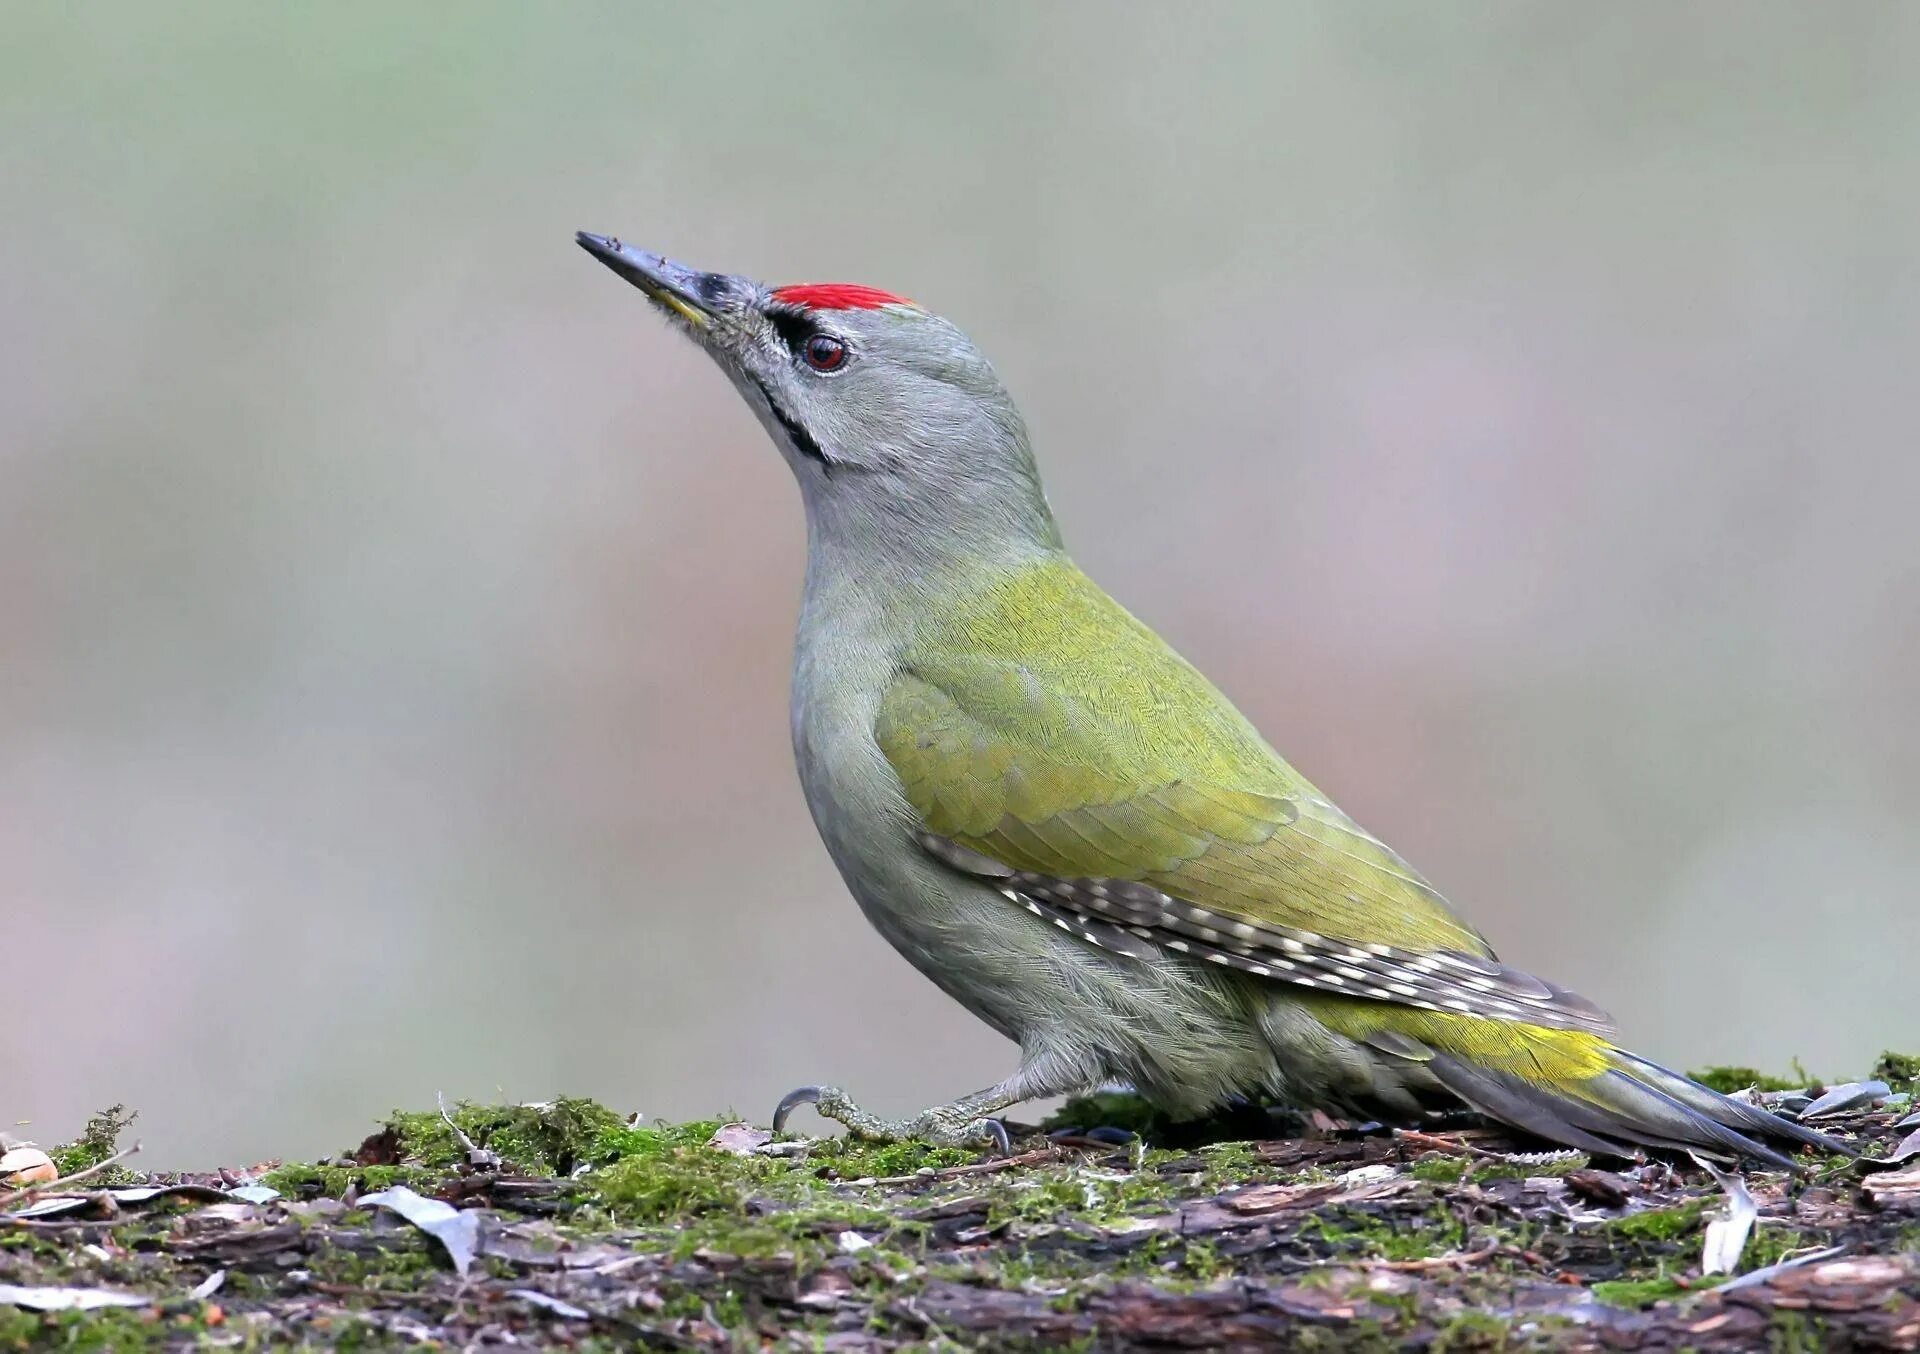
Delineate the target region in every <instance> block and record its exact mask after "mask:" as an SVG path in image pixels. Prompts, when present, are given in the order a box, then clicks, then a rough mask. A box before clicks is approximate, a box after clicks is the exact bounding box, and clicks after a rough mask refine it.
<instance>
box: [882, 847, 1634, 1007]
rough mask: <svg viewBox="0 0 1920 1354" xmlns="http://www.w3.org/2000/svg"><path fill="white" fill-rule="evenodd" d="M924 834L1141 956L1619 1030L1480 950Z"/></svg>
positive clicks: (1026, 896) (1571, 997) (960, 863)
mask: <svg viewBox="0 0 1920 1354" xmlns="http://www.w3.org/2000/svg"><path fill="white" fill-rule="evenodd" d="M920 841H921V845H922V846H924V847H925V848H926V849H927V851H928V852H930V853H931V854H933V855H934V856H936V857H938V858H939V859H941V860H944V861H946V862H947V863H948V864H949V865H952V866H954V867H955V868H956V869H960V870H965V871H967V872H968V873H970V874H976V875H981V876H984V877H986V878H990V879H992V880H993V881H994V882H995V883H996V885H997V886H998V887H999V888H1000V890H1001V892H1003V893H1004V894H1006V896H1007V897H1008V898H1009V899H1011V900H1012V901H1014V902H1016V903H1018V904H1020V905H1021V906H1023V907H1025V908H1026V909H1027V910H1028V911H1030V912H1032V913H1033V914H1034V915H1036V916H1038V917H1041V918H1044V919H1045V920H1047V921H1050V922H1052V923H1053V924H1054V925H1056V926H1058V927H1060V928H1061V929H1062V930H1065V931H1069V932H1071V933H1073V934H1075V935H1078V936H1079V937H1080V938H1081V939H1082V940H1085V941H1088V942H1089V943H1091V944H1094V945H1098V946H1100V947H1101V948H1103V949H1109V950H1114V951H1116V952H1118V953H1122V954H1129V955H1132V956H1134V957H1135V958H1153V957H1155V956H1156V955H1157V954H1158V953H1159V952H1160V951H1164V950H1172V951H1175V952H1177V953H1180V954H1186V955H1190V956H1192V957H1193V958H1196V959H1204V960H1207V961H1209V962H1211V963H1216V964H1220V965H1222V966H1223V967H1226V968H1232V969H1237V970H1239V971H1241V972H1243V973H1251V974H1253V975H1255V976H1256V977H1261V978H1272V979H1275V980H1277V981H1280V982H1286V983H1292V984H1295V985H1296V986H1300V987H1310V988H1314V989H1316V990H1318V991H1324V992H1337V993H1343V994H1345V995H1348V996H1355V997H1368V998H1372V999H1374V1000H1377V1001H1391V1002H1398V1003H1400V1004H1402V1005H1406V1006H1417V1007H1420V1008H1422V1009H1424V1010H1429V1011H1439V1012H1442V1013H1444V1014H1452V1015H1475V1016H1485V1017H1489V1018H1492V1019H1496V1020H1519V1021H1525V1022H1527V1023H1529V1024H1534V1025H1544V1026H1549V1027H1552V1028H1556V1029H1572V1030H1586V1031H1589V1032H1591V1033H1595V1034H1602V1035H1604V1034H1610V1033H1612V1031H1613V1022H1612V1020H1611V1019H1610V1018H1609V1017H1608V1016H1607V1014H1606V1013H1605V1012H1604V1011H1601V1010H1600V1009H1599V1008H1598V1007H1596V1006H1594V1005H1593V1004H1592V1003H1590V1002H1588V1001H1587V1000H1586V999H1585V998H1583V997H1580V996H1577V995H1575V994H1574V993H1571V992H1567V991H1565V990H1564V989H1562V988H1559V987H1555V986H1554V985H1553V984H1551V983H1546V982H1542V981H1541V980H1540V979H1538V978H1535V977H1533V976H1532V975H1530V974H1526V973H1522V972H1520V971H1519V970H1518V969H1511V968H1508V967H1506V966H1505V965H1504V964H1501V963H1498V962H1497V961H1495V960H1492V959H1489V958H1487V957H1485V956H1482V955H1476V954H1463V953H1458V952H1453V951H1439V952H1435V953H1430V954H1416V953H1414V952H1412V951H1409V950H1404V949H1399V948H1396V947H1394V946H1391V945H1371V944H1354V943H1351V942H1348V941H1345V940H1339V939H1335V938H1333V937H1329V936H1323V935H1319V934H1317V933H1315V932H1312V931H1306V930H1300V929H1297V928H1294V927H1288V926H1277V925H1274V924H1272V923H1269V922H1260V921H1250V920H1248V919H1246V918H1244V917H1240V916H1231V915H1226V914H1223V913H1219V912H1215V911H1212V910H1210V909H1208V908H1204V907H1199V906H1197V905H1195V904H1193V903H1189V902H1186V901H1185V900H1183V899H1180V898H1175V897H1173V896H1172V895H1171V894H1168V893H1164V892H1162V891H1161V890H1159V889H1156V888H1154V887H1153V886H1152V885H1150V884H1144V883H1140V882H1138V881H1133V880H1120V879H1056V878H1052V877H1050V876H1046V875H1039V874H1034V873H1031V872H1028V871H1023V870H1010V869H1008V868H1007V867H1005V866H1003V865H1000V864H999V863H998V862H995V861H992V860H991V859H990V858H988V857H985V856H982V855H980V854H979V853H978V852H975V851H970V850H968V849H967V848H966V847H963V846H960V845H958V844H957V843H955V842H951V841H948V840H947V839H946V838H944V837H939V836H935V835H933V834H932V833H925V834H922V836H921V838H920Z"/></svg>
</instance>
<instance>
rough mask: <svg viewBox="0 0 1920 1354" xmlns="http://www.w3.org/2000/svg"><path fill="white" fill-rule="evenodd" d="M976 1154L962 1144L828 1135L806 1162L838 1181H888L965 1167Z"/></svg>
mask: <svg viewBox="0 0 1920 1354" xmlns="http://www.w3.org/2000/svg"><path fill="white" fill-rule="evenodd" d="M978 1160H980V1154H979V1153H978V1152H975V1151H972V1150H970V1149H968V1148H964V1147H932V1146H929V1145H928V1144H926V1143H924V1142H868V1141H866V1140H865V1139H862V1138H828V1139H826V1140H825V1141H823V1142H821V1143H819V1144H817V1145H816V1146H815V1147H814V1149H813V1151H812V1152H811V1153H810V1154H809V1155H808V1157H807V1161H808V1163H809V1164H810V1165H812V1166H813V1167H815V1168H816V1169H820V1170H822V1171H823V1172H831V1174H833V1175H835V1176H837V1177H839V1178H840V1179H842V1180H866V1179H874V1180H888V1179H892V1178H894V1177H897V1176H902V1175H914V1174H917V1173H918V1172H920V1171H938V1170H944V1169H945V1168H947V1167H949V1166H966V1165H970V1164H971V1163H973V1162H976V1161H978Z"/></svg>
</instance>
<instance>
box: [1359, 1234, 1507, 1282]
mask: <svg viewBox="0 0 1920 1354" xmlns="http://www.w3.org/2000/svg"><path fill="white" fill-rule="evenodd" d="M1502 1249H1504V1248H1503V1247H1502V1246H1501V1244H1500V1243H1499V1242H1498V1241H1489V1242H1488V1243H1487V1244H1486V1245H1484V1246H1482V1247H1481V1248H1480V1249H1479V1250H1477V1251H1454V1252H1452V1253H1451V1254H1448V1255H1430V1256H1428V1257H1426V1259H1424V1260H1363V1261H1361V1262H1360V1268H1361V1269H1386V1270H1392V1271H1393V1272H1394V1273H1396V1274H1420V1273H1423V1272H1425V1271H1427V1270H1430V1269H1465V1268H1466V1267H1467V1266H1468V1265H1477V1264H1479V1263H1480V1262H1481V1261H1482V1260H1491V1259H1492V1258H1493V1257H1494V1256H1496V1255H1498V1254H1499V1253H1500V1252H1501V1250H1502Z"/></svg>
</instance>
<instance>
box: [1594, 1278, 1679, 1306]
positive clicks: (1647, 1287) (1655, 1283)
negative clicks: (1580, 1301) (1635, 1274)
mask: <svg viewBox="0 0 1920 1354" xmlns="http://www.w3.org/2000/svg"><path fill="white" fill-rule="evenodd" d="M1588 1291H1590V1292H1591V1293H1592V1294H1593V1296H1594V1298H1595V1299H1596V1300H1597V1301H1600V1302H1604V1303H1606V1304H1607V1305H1608V1306H1611V1307H1632V1308H1636V1309H1638V1308H1643V1307H1651V1306H1653V1304H1654V1303H1656V1302H1665V1301H1668V1300H1669V1299H1672V1298H1678V1297H1684V1296H1686V1294H1687V1291H1688V1290H1687V1289H1684V1288H1682V1287H1681V1286H1680V1284H1679V1283H1678V1282H1677V1281H1676V1280H1675V1279H1673V1278H1672V1277H1671V1276H1669V1275H1665V1274H1663V1275H1661V1276H1659V1277H1658V1278H1653V1279H1609V1280H1607V1281H1605V1282H1604V1283H1597V1284H1595V1285H1594V1286H1593V1287H1592V1288H1591V1289H1590V1290H1588Z"/></svg>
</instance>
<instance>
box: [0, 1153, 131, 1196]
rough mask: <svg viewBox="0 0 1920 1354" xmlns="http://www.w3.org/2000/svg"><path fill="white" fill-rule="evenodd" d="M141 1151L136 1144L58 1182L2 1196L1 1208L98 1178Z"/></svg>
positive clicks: (50, 1182)
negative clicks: (91, 1178) (102, 1173)
mask: <svg viewBox="0 0 1920 1354" xmlns="http://www.w3.org/2000/svg"><path fill="white" fill-rule="evenodd" d="M139 1150H140V1144H139V1143H137V1142H136V1143H135V1144H134V1145H133V1146H131V1147H123V1148H121V1149H120V1150H119V1151H118V1152H115V1153H114V1154H113V1155H112V1156H110V1157H107V1158H106V1159H105V1160H103V1161H96V1162H94V1163H93V1165H91V1166H89V1167H87V1168H86V1169H85V1170H79V1171H75V1172H74V1173H73V1174H72V1175H63V1176H61V1177H60V1178H59V1179H58V1180H49V1181H47V1183H46V1184H44V1185H28V1186H27V1187H26V1188H25V1189H17V1190H14V1191H13V1192H12V1193H11V1194H0V1208H7V1207H10V1206H11V1205H13V1204H17V1203H19V1202H20V1201H21V1200H22V1199H30V1198H32V1197H33V1196H35V1195H36V1194H45V1193H47V1192H48V1191H49V1190H56V1189H59V1188H60V1187H61V1186H62V1185H72V1184H76V1183H77V1182H79V1181H81V1180H85V1179H88V1178H89V1177H91V1176H96V1175H98V1174H100V1172H102V1171H104V1170H106V1169H107V1167H109V1166H113V1165H117V1164H119V1163H120V1162H122V1161H125V1160H126V1159H127V1158H128V1157H130V1156H132V1155H133V1154H134V1153H135V1152H138V1151H139Z"/></svg>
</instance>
